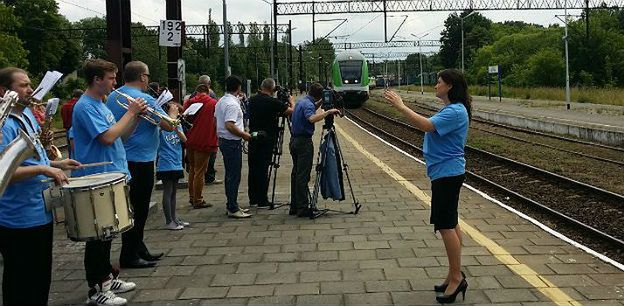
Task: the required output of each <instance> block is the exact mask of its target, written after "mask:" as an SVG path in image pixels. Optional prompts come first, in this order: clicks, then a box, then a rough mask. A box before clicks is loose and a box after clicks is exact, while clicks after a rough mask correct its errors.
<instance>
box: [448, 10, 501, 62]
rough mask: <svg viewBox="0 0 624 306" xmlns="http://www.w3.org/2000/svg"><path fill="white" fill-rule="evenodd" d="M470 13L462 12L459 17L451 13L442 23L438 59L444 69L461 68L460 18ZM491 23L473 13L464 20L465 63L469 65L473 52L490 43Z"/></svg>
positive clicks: (478, 14) (491, 36) (491, 39)
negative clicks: (439, 58) (442, 28)
mask: <svg viewBox="0 0 624 306" xmlns="http://www.w3.org/2000/svg"><path fill="white" fill-rule="evenodd" d="M470 13H471V11H463V12H462V13H461V14H460V15H457V14H456V13H453V14H451V15H449V17H448V18H447V19H446V20H445V21H444V30H443V31H442V33H441V35H442V37H441V38H440V42H442V47H440V57H441V60H442V64H443V65H444V67H446V68H456V67H460V66H461V44H462V41H461V32H462V31H461V18H462V17H466V16H468V14H470ZM491 28H492V21H491V20H489V19H487V18H486V17H484V16H483V15H481V14H480V13H474V14H473V15H472V16H470V17H468V18H466V19H465V20H464V50H465V51H464V53H465V63H466V64H467V63H470V62H471V59H472V54H473V51H476V50H477V49H479V48H481V47H483V46H485V45H487V44H489V43H491V42H492V41H493V35H492V32H491Z"/></svg>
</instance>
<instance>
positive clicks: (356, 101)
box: [332, 50, 369, 108]
mask: <svg viewBox="0 0 624 306" xmlns="http://www.w3.org/2000/svg"><path fill="white" fill-rule="evenodd" d="M332 83H333V85H334V90H336V92H338V93H340V94H341V95H342V97H343V98H344V103H345V106H346V107H348V108H358V107H360V106H362V104H363V103H364V102H365V101H366V100H368V90H369V88H368V85H369V76H368V63H367V62H366V58H364V56H363V55H362V53H360V52H358V51H355V50H346V51H343V52H342V53H340V54H338V55H337V56H336V59H334V63H333V64H332Z"/></svg>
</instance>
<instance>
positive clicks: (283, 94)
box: [275, 85, 290, 107]
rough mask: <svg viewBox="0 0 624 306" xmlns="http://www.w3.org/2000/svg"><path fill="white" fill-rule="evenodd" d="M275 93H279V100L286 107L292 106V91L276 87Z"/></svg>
mask: <svg viewBox="0 0 624 306" xmlns="http://www.w3.org/2000/svg"><path fill="white" fill-rule="evenodd" d="M275 92H276V93H277V100H278V101H279V102H280V103H282V104H283V105H284V106H285V107H289V106H290V91H289V90H288V89H287V88H285V87H282V86H279V85H278V86H275Z"/></svg>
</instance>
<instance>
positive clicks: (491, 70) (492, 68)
mask: <svg viewBox="0 0 624 306" xmlns="http://www.w3.org/2000/svg"><path fill="white" fill-rule="evenodd" d="M488 72H489V73H498V66H489V67H488Z"/></svg>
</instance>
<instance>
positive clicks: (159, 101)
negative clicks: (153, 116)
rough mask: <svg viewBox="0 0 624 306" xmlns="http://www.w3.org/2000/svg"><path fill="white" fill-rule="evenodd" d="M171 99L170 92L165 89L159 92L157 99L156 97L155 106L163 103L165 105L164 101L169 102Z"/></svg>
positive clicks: (160, 105)
mask: <svg viewBox="0 0 624 306" xmlns="http://www.w3.org/2000/svg"><path fill="white" fill-rule="evenodd" d="M171 100H173V94H171V92H170V91H169V89H165V90H163V92H162V93H161V94H160V96H158V99H156V106H157V107H162V106H163V105H165V103H167V102H169V101H171Z"/></svg>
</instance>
